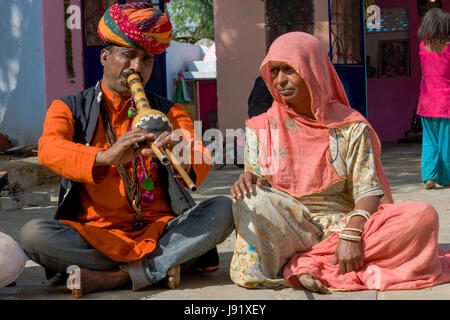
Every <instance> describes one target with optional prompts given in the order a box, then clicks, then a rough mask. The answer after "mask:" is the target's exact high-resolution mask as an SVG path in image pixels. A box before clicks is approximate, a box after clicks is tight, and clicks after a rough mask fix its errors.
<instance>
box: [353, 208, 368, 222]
mask: <svg viewBox="0 0 450 320" xmlns="http://www.w3.org/2000/svg"><path fill="white" fill-rule="evenodd" d="M353 216H361V217H363V218H364V219H366V220H369V218H370V213H369V211H366V210H362V209H358V210H353V211H352V212H350V216H349V217H348V219H347V221H350V219H351V218H352V217H353Z"/></svg>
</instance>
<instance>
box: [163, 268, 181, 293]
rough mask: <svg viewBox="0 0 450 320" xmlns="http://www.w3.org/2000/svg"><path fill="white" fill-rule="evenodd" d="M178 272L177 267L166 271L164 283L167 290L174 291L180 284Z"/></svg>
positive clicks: (179, 269)
mask: <svg viewBox="0 0 450 320" xmlns="http://www.w3.org/2000/svg"><path fill="white" fill-rule="evenodd" d="M180 271H181V267H180V266H179V265H178V266H175V267H173V268H170V269H169V270H167V278H166V281H167V287H168V288H169V289H175V288H176V287H178V285H179V284H180Z"/></svg>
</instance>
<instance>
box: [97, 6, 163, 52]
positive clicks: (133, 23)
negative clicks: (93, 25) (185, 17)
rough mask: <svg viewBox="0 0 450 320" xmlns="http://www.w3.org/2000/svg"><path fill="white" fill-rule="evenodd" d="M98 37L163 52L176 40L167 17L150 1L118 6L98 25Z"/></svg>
mask: <svg viewBox="0 0 450 320" xmlns="http://www.w3.org/2000/svg"><path fill="white" fill-rule="evenodd" d="M97 32H98V35H99V36H100V38H102V40H103V41H104V42H105V43H106V44H115V45H118V46H122V47H129V48H137V49H142V50H146V51H148V52H151V53H153V54H160V53H162V52H163V51H164V50H165V49H166V48H167V47H168V46H169V45H170V41H171V40H172V24H171V22H170V20H169V17H168V16H167V14H165V13H162V12H161V11H160V10H158V9H156V8H155V7H153V6H152V5H151V4H149V3H147V2H129V3H126V4H123V5H120V4H115V5H113V6H111V8H109V9H108V10H107V11H106V12H105V14H104V15H103V17H102V19H101V20H100V23H99V24H98V30H97Z"/></svg>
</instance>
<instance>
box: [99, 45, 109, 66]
mask: <svg viewBox="0 0 450 320" xmlns="http://www.w3.org/2000/svg"><path fill="white" fill-rule="evenodd" d="M108 55H109V51H108V50H106V49H103V50H102V51H101V53H100V63H101V64H102V66H104V65H105V62H106V60H108Z"/></svg>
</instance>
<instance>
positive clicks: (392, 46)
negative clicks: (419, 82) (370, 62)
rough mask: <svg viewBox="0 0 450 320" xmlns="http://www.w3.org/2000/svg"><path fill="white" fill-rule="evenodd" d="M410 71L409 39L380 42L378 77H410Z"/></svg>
mask: <svg viewBox="0 0 450 320" xmlns="http://www.w3.org/2000/svg"><path fill="white" fill-rule="evenodd" d="M410 70H411V68H410V61H409V39H399V40H380V43H379V54H378V76H379V77H383V78H386V77H408V76H410V74H411V71H410Z"/></svg>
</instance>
